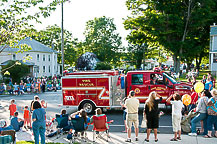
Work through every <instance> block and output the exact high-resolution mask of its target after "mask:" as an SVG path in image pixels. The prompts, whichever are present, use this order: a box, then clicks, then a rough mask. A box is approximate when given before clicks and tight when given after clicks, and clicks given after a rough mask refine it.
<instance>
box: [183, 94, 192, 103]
mask: <svg viewBox="0 0 217 144" xmlns="http://www.w3.org/2000/svg"><path fill="white" fill-rule="evenodd" d="M182 102H183V104H184V105H186V106H188V105H189V104H190V103H191V96H190V95H188V94H185V95H183V96H182Z"/></svg>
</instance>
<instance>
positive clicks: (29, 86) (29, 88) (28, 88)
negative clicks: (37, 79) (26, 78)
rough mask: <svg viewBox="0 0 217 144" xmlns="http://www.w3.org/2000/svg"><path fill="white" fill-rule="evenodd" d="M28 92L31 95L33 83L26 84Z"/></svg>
mask: <svg viewBox="0 0 217 144" xmlns="http://www.w3.org/2000/svg"><path fill="white" fill-rule="evenodd" d="M26 90H27V93H28V94H30V92H31V83H30V82H28V83H27V84H26Z"/></svg>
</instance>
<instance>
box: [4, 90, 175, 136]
mask: <svg viewBox="0 0 217 144" xmlns="http://www.w3.org/2000/svg"><path fill="white" fill-rule="evenodd" d="M38 96H39V97H40V99H44V100H45V101H46V102H48V108H47V109H46V111H47V117H48V118H50V117H54V116H55V114H56V113H60V110H61V109H62V108H65V107H63V106H62V97H61V91H57V92H45V93H42V94H38ZM0 98H1V105H2V106H3V107H4V109H0V112H1V113H2V114H1V115H0V118H6V119H8V117H9V111H8V106H9V101H10V99H15V100H16V104H17V106H18V111H19V112H20V114H21V115H20V116H22V111H21V106H25V105H30V103H31V101H32V100H33V98H34V94H32V95H27V94H26V95H21V96H2V95H1V96H0ZM75 110H76V109H72V108H67V112H68V113H72V112H74V111H75ZM162 110H163V111H165V109H162ZM106 115H107V117H108V120H114V123H113V124H111V125H110V131H111V132H120V131H123V130H124V123H123V118H122V111H121V110H109V111H107V113H106ZM139 121H140V124H141V121H142V110H140V111H139ZM171 122H172V120H171V115H170V114H165V115H163V116H161V118H160V128H159V130H160V133H164V134H169V133H172V125H171ZM89 129H92V127H91V126H90V127H89ZM142 131H144V129H142V128H141V129H140V132H142Z"/></svg>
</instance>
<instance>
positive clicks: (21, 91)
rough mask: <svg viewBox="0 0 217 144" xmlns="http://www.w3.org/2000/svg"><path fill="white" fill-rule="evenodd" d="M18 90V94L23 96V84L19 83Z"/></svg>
mask: <svg viewBox="0 0 217 144" xmlns="http://www.w3.org/2000/svg"><path fill="white" fill-rule="evenodd" d="M19 88H20V94H24V85H23V83H20V86H19Z"/></svg>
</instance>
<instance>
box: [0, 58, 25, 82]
mask: <svg viewBox="0 0 217 144" xmlns="http://www.w3.org/2000/svg"><path fill="white" fill-rule="evenodd" d="M15 63H16V61H9V62H8V64H7V65H6V66H3V67H2V70H4V69H7V71H8V72H9V73H10V75H4V72H5V71H2V75H3V77H6V78H12V80H13V83H14V82H18V83H19V82H20V79H21V78H22V77H24V76H26V75H27V74H29V67H28V66H27V65H25V64H23V63H21V64H20V65H16V64H15Z"/></svg>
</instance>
